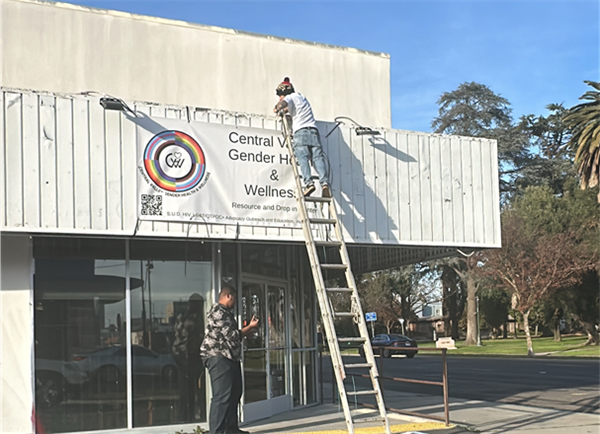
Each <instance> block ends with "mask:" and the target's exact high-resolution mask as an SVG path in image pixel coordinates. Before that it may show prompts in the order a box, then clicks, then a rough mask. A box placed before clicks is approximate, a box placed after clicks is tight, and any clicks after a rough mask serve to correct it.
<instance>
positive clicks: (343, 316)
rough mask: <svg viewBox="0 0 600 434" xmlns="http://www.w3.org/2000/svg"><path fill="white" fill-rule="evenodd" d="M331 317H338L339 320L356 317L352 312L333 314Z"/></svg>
mask: <svg viewBox="0 0 600 434" xmlns="http://www.w3.org/2000/svg"><path fill="white" fill-rule="evenodd" d="M333 315H335V316H339V317H340V318H347V317H354V316H356V314H355V313H353V312H333Z"/></svg>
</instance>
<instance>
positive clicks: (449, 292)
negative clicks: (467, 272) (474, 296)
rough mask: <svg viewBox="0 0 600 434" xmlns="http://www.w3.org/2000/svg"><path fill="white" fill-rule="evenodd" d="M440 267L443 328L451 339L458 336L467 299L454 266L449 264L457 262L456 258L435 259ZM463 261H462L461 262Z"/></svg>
mask: <svg viewBox="0 0 600 434" xmlns="http://www.w3.org/2000/svg"><path fill="white" fill-rule="evenodd" d="M437 262H438V263H437V264H436V267H437V268H438V269H441V282H442V297H443V298H442V309H443V311H444V330H446V333H448V331H450V336H451V337H452V339H458V338H459V322H460V318H461V317H462V315H463V312H464V310H465V303H466V301H467V297H466V291H465V289H464V285H463V282H462V280H461V279H460V277H459V276H458V274H457V273H456V271H455V270H454V268H453V267H452V266H451V265H450V264H452V263H453V262H458V261H457V259H456V258H453V259H450V260H440V261H437ZM463 263H464V262H463Z"/></svg>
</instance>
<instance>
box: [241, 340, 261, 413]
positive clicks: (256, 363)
mask: <svg viewBox="0 0 600 434" xmlns="http://www.w3.org/2000/svg"><path fill="white" fill-rule="evenodd" d="M265 399H267V352H266V351H260V350H252V351H246V352H245V353H244V402H245V403H246V404H247V403H250V402H257V401H263V400H265Z"/></svg>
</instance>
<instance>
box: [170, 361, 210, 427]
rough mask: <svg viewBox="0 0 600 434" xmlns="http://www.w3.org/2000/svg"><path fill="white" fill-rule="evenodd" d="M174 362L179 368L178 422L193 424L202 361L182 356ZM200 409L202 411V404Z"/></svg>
mask: <svg viewBox="0 0 600 434" xmlns="http://www.w3.org/2000/svg"><path fill="white" fill-rule="evenodd" d="M175 360H176V361H177V365H178V367H179V371H178V372H179V378H178V380H179V381H178V383H179V422H195V421H196V408H197V406H196V395H197V391H198V378H199V377H200V369H201V367H202V365H201V363H202V360H201V359H200V356H196V355H192V354H183V355H181V356H179V357H177V358H176V359H175ZM200 408H201V409H203V405H202V402H200ZM202 411H203V410H202Z"/></svg>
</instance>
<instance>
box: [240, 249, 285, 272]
mask: <svg viewBox="0 0 600 434" xmlns="http://www.w3.org/2000/svg"><path fill="white" fill-rule="evenodd" d="M285 255H286V249H285V246H282V245H276V244H273V245H265V244H243V245H242V271H243V272H245V273H250V274H259V275H262V276H269V277H277V278H280V279H284V278H285V277H286V275H287V273H286V261H285Z"/></svg>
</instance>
